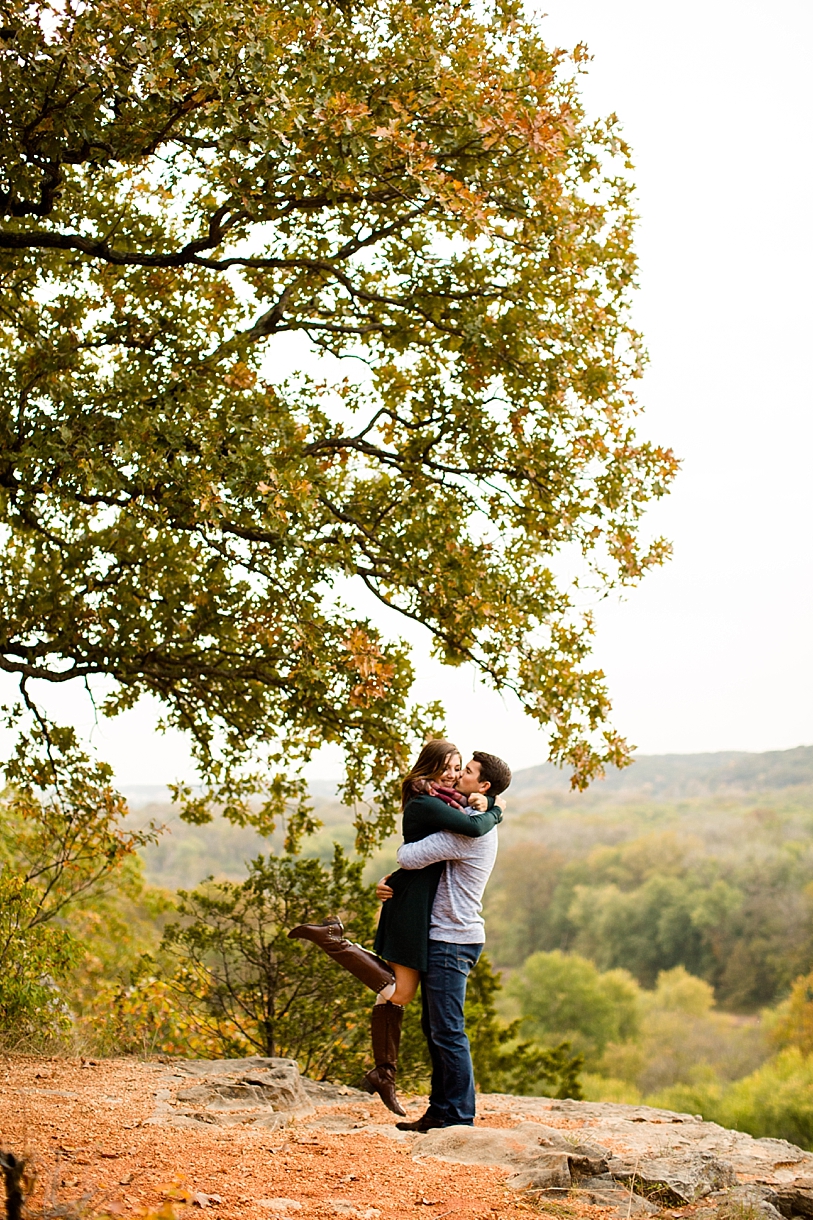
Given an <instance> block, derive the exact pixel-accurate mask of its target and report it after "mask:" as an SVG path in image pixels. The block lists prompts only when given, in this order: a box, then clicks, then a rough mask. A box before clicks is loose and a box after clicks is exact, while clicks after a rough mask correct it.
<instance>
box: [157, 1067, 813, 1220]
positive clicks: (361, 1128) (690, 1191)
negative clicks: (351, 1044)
mask: <svg viewBox="0 0 813 1220" xmlns="http://www.w3.org/2000/svg"><path fill="white" fill-rule="evenodd" d="M162 1084H164V1085H165V1086H166V1087H164V1088H162V1089H159V1090H158V1092H157V1093H156V1095H155V1097H156V1111H155V1114H154V1116H153V1118H152V1119H151V1120H150V1121H151V1122H153V1123H164V1124H167V1125H171V1126H176V1127H177V1126H180V1127H190V1126H195V1127H199V1126H200V1124H207V1125H208V1126H209V1127H210V1128H217V1127H234V1126H235V1125H239V1126H241V1127H248V1128H260V1129H262V1128H265V1129H268V1128H271V1129H274V1128H277V1127H281V1126H286V1125H288V1124H290V1123H293V1122H299V1123H301V1124H302V1125H303V1126H305V1127H307V1128H309V1129H314V1128H315V1129H321V1130H322V1131H323V1132H324V1133H325V1134H331V1135H334V1136H338V1137H344V1136H347V1137H352V1135H353V1134H355V1133H361V1132H374V1133H376V1134H381V1135H386V1136H388V1137H391V1138H393V1139H397V1140H399V1141H401V1142H403V1143H406V1144H407V1145H408V1146H410V1151H411V1154H412V1156H413V1158H414V1159H415V1160H417V1161H420V1160H422V1159H425V1158H433V1159H436V1160H440V1161H449V1162H456V1163H458V1164H464V1165H485V1166H488V1165H491V1166H497V1167H499V1168H502V1169H504V1170H506V1173H507V1184H508V1186H510V1187H512V1188H513V1189H515V1190H517V1191H526V1192H530V1193H531V1194H532V1195H534V1196H536V1197H537V1198H541V1199H550V1200H556V1199H558V1200H560V1201H564V1200H566V1199H574V1198H575V1199H576V1200H579V1201H581V1202H582V1203H586V1204H593V1205H595V1206H599V1207H601V1208H602V1209H604V1210H605V1211H608V1212H610V1213H615V1214H616V1215H617V1216H618V1217H619V1218H626V1217H629V1216H631V1215H637V1216H639V1218H641V1220H642V1218H643V1217H645V1216H646V1215H648V1214H654V1213H657V1212H663V1211H664V1210H667V1211H668V1212H669V1213H670V1214H672V1215H676V1214H680V1211H679V1209H682V1208H688V1209H690V1213H691V1214H692V1216H693V1220H797V1218H798V1220H813V1153H810V1152H805V1151H804V1150H803V1149H801V1148H797V1147H796V1146H795V1145H793V1144H789V1143H787V1142H786V1141H785V1140H777V1139H753V1138H752V1137H751V1136H750V1135H746V1134H744V1133H743V1132H741V1131H729V1130H727V1129H726V1128H724V1127H719V1126H717V1124H716V1123H706V1122H703V1120H702V1119H701V1118H700V1117H699V1116H698V1115H692V1114H677V1113H673V1112H672V1111H670V1110H658V1109H654V1108H651V1107H648V1106H624V1105H615V1104H611V1103H601V1104H600V1103H593V1102H576V1101H556V1100H553V1099H550V1098H544V1097H511V1096H507V1095H498V1094H489V1095H485V1096H483V1097H481V1098H480V1099H479V1102H478V1122H477V1125H476V1126H475V1127H446V1128H442V1129H439V1130H433V1131H430V1132H428V1133H426V1134H425V1135H418V1136H416V1135H414V1134H411V1133H404V1132H401V1131H398V1130H397V1128H396V1127H395V1126H394V1122H393V1119H392V1116H391V1115H389V1114H387V1113H386V1111H384V1109H383V1107H381V1106H380V1105H379V1104H378V1103H377V1102H375V1101H372V1100H371V1099H370V1097H369V1096H368V1095H367V1094H366V1093H361V1092H359V1091H358V1090H357V1089H352V1088H347V1087H346V1086H343V1085H332V1084H322V1083H317V1082H316V1081H310V1080H303V1079H302V1078H301V1077H300V1075H299V1071H298V1068H297V1065H296V1063H295V1062H294V1061H293V1060H291V1059H266V1058H262V1057H260V1056H255V1057H252V1058H249V1059H223V1060H190V1061H185V1062H174V1063H172V1064H171V1065H170V1066H169V1067H168V1072H167V1075H166V1076H165V1078H164V1081H162ZM418 1112H419V1111H418ZM271 1202H272V1203H274V1204H275V1205H276V1203H278V1202H279V1201H278V1200H272V1201H271ZM263 1205H265V1204H263ZM675 1209H678V1211H677V1212H676V1211H675ZM687 1214H688V1213H687Z"/></svg>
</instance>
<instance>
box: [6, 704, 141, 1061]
mask: <svg viewBox="0 0 813 1220" xmlns="http://www.w3.org/2000/svg"><path fill="white" fill-rule="evenodd" d="M4 770H5V775H6V779H7V781H8V788H7V789H6V791H5V793H4V794H3V796H2V800H0V1038H4V1039H6V1040H7V1039H8V1037H9V1036H11V1037H13V1039H14V1040H15V1042H19V1040H20V1039H25V1038H28V1037H29V1036H34V1035H39V1034H44V1033H49V1032H56V1031H57V1030H59V1029H60V1028H64V1027H66V1026H67V1025H68V1024H69V1014H68V1011H67V1008H66V1007H65V1004H64V1002H63V1000H62V999H61V997H60V993H59V988H58V983H59V982H60V980H61V979H62V978H63V977H64V976H65V974H66V973H67V971H68V969H69V968H70V967H71V966H72V965H73V964H74V963H75V961H76V960H77V955H78V945H77V942H76V940H75V938H74V937H73V936H72V935H71V933H70V931H69V930H68V928H67V927H66V926H65V919H66V916H68V915H69V914H70V912H71V910H72V909H73V908H75V907H76V905H77V904H78V903H79V902H84V901H87V900H89V899H93V898H94V897H98V895H99V894H101V893H103V892H104V890H105V888H106V887H108V886H110V885H111V883H113V882H114V881H115V880H116V879H117V878H118V877H119V875H120V873H121V870H122V868H123V867H124V865H125V863H126V862H127V861H131V860H132V858H133V856H134V853H135V852H136V851H137V849H138V848H139V847H142V846H143V845H144V844H145V843H148V842H153V841H154V840H155V838H156V837H157V833H158V832H157V829H156V827H155V826H154V825H153V824H152V823H151V824H150V826H149V827H148V828H147V829H146V830H143V831H139V830H127V829H125V828H124V825H123V819H124V817H125V815H126V812H127V806H126V803H125V801H124V798H123V797H122V796H120V794H119V793H118V792H116V790H115V788H114V787H113V786H112V783H111V779H112V771H111V769H110V767H109V766H107V764H105V763H96V762H94V761H93V760H92V759H90V758H89V757H88V755H87V754H85V753H84V751H82V750H81V749H80V748H79V746H78V745H77V742H76V738H75V736H74V734H73V731H72V730H71V729H60V728H56V727H55V726H53V725H49V724H48V723H47V722H46V721H45V720H43V719H39V721H38V722H37V724H36V726H35V728H34V730H33V732H32V733H31V734H30V735H29V736H22V737H20V738H19V740H18V742H17V748H16V751H15V753H14V756H13V757H12V758H11V760H10V761H9V762H8V763H7V764H6V766H5V768H4Z"/></svg>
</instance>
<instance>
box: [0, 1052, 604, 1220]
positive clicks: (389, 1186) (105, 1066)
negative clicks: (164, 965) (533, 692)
mask: <svg viewBox="0 0 813 1220" xmlns="http://www.w3.org/2000/svg"><path fill="white" fill-rule="evenodd" d="M166 1070H167V1069H166V1067H164V1066H163V1065H162V1064H159V1063H145V1062H141V1061H138V1060H103V1061H98V1062H96V1061H91V1062H87V1063H84V1062H81V1061H79V1060H71V1059H34V1058H28V1057H13V1058H9V1059H5V1060H3V1061H0V1082H1V1083H0V1144H2V1147H3V1148H5V1149H7V1150H10V1151H12V1152H15V1153H17V1154H18V1155H24V1156H26V1157H27V1158H28V1159H29V1162H30V1164H31V1166H32V1168H33V1170H34V1172H35V1173H36V1179H37V1183H36V1187H35V1191H34V1194H33V1196H32V1198H31V1200H30V1205H31V1208H32V1210H39V1209H40V1208H41V1207H42V1206H43V1205H44V1206H45V1207H46V1208H48V1209H50V1208H53V1207H60V1206H61V1207H65V1206H66V1205H71V1204H80V1207H81V1209H83V1210H84V1209H86V1210H87V1212H88V1213H89V1214H98V1213H107V1214H112V1215H121V1216H138V1215H140V1214H144V1213H150V1212H155V1211H158V1210H160V1209H161V1208H162V1207H164V1208H166V1205H167V1202H168V1200H174V1204H173V1209H174V1214H175V1215H177V1216H178V1217H179V1218H181V1220H183V1218H184V1217H187V1218H188V1220H193V1217H194V1215H195V1214H196V1213H197V1214H199V1207H200V1205H201V1204H203V1207H204V1208H205V1210H207V1211H209V1212H210V1214H211V1216H212V1220H231V1218H232V1217H235V1218H236V1217H241V1218H242V1217H246V1218H248V1220H255V1218H256V1220H278V1218H279V1220H312V1218H315V1217H320V1218H321V1217H335V1216H339V1217H341V1216H344V1217H346V1218H347V1220H379V1218H380V1220H395V1218H396V1217H399V1218H400V1217H407V1216H408V1217H412V1218H413V1220H418V1218H419V1220H430V1217H432V1218H434V1220H439V1217H441V1216H459V1217H460V1220H493V1218H494V1217H495V1216H500V1217H505V1218H506V1220H510V1218H512V1217H517V1218H519V1217H520V1216H522V1217H523V1218H524V1220H528V1215H529V1212H530V1213H537V1214H538V1213H539V1212H540V1211H541V1210H543V1208H542V1207H540V1205H539V1204H538V1203H536V1202H535V1201H534V1200H533V1199H532V1198H531V1197H528V1196H526V1197H523V1196H522V1195H518V1194H517V1193H515V1192H514V1191H511V1190H509V1189H507V1187H506V1186H505V1180H506V1178H507V1177H508V1172H507V1171H506V1170H503V1169H496V1168H486V1167H479V1166H470V1165H453V1164H444V1163H440V1162H436V1161H430V1160H425V1161H420V1162H416V1161H414V1160H413V1159H412V1155H411V1143H412V1141H411V1140H409V1141H403V1142H396V1141H395V1140H393V1139H391V1138H390V1137H389V1136H388V1135H386V1134H382V1133H381V1132H374V1131H365V1130H364V1129H363V1126H364V1123H365V1121H366V1122H368V1123H369V1122H373V1123H375V1124H386V1125H389V1124H390V1123H394V1122H395V1121H396V1119H395V1116H394V1115H391V1114H390V1113H389V1112H388V1111H387V1110H385V1109H384V1107H383V1106H382V1105H380V1103H379V1102H378V1101H377V1099H375V1098H370V1099H365V1100H364V1104H363V1105H359V1104H358V1103H349V1104H348V1106H346V1107H345V1106H341V1107H336V1108H334V1110H333V1112H334V1113H336V1112H337V1110H341V1111H344V1112H345V1113H355V1111H356V1110H357V1111H358V1115H357V1117H358V1120H359V1128H360V1129H359V1130H358V1131H351V1132H343V1133H341V1134H334V1133H328V1132H327V1131H324V1130H320V1129H318V1127H314V1126H313V1125H312V1123H311V1125H310V1126H309V1125H307V1123H308V1120H304V1121H302V1122H297V1123H294V1124H293V1125H291V1126H289V1127H285V1128H283V1129H282V1130H279V1131H267V1130H266V1131H251V1130H246V1129H244V1128H240V1129H236V1128H229V1129H223V1128H217V1127H212V1128H207V1127H201V1129H200V1130H196V1129H195V1130H190V1129H189V1128H181V1129H178V1128H173V1127H169V1126H158V1125H153V1124H150V1123H149V1122H148V1120H149V1119H150V1117H151V1116H152V1115H153V1113H154V1111H155V1098H154V1094H155V1091H156V1089H157V1088H158V1087H160V1082H159V1076H160V1075H161V1074H162V1073H166ZM409 1109H410V1117H411V1118H416V1117H418V1116H419V1115H420V1114H421V1113H422V1112H423V1099H412V1103H411V1104H410V1106H409ZM517 1121H519V1119H518V1120H517ZM478 1124H480V1125H485V1126H495V1127H496V1126H499V1127H505V1126H513V1125H516V1124H515V1122H512V1121H510V1120H509V1119H507V1118H506V1117H505V1116H503V1115H496V1114H495V1115H493V1116H489V1115H488V1114H486V1115H484V1116H483V1117H482V1118H479V1119H478ZM195 1195H198V1196H199V1197H198V1199H197V1200H195ZM213 1195H215V1196H219V1199H220V1202H216V1201H207V1199H206V1198H205V1197H206V1196H213ZM297 1204H299V1205H300V1206H299V1207H297V1206H296V1205H297ZM544 1210H547V1211H552V1212H555V1213H558V1214H559V1215H561V1214H562V1213H563V1212H564V1211H565V1210H567V1213H568V1215H571V1216H579V1215H584V1216H585V1217H587V1216H594V1217H596V1220H599V1217H601V1216H602V1214H603V1213H602V1210H601V1209H600V1208H596V1207H590V1206H584V1205H580V1204H570V1205H569V1206H567V1205H565V1206H564V1207H563V1206H557V1205H551V1204H545V1205H544ZM163 1214H164V1215H165V1216H167V1218H169V1216H170V1215H171V1214H172V1212H171V1211H170V1210H169V1209H166V1210H165V1211H164V1213H163Z"/></svg>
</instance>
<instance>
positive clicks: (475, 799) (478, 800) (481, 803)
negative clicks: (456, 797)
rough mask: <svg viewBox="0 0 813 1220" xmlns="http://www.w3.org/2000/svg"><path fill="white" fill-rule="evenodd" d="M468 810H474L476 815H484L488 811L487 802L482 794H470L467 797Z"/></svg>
mask: <svg viewBox="0 0 813 1220" xmlns="http://www.w3.org/2000/svg"><path fill="white" fill-rule="evenodd" d="M469 809H476V810H477V812H478V813H485V811H486V810H487V809H488V801H487V799H486V797H485V795H484V794H483V793H482V792H472V794H471V796H470V797H469Z"/></svg>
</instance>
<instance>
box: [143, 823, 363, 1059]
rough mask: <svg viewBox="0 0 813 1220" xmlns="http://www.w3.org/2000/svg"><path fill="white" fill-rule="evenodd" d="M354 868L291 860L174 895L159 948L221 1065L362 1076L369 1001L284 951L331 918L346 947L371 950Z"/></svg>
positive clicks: (296, 952) (338, 853)
mask: <svg viewBox="0 0 813 1220" xmlns="http://www.w3.org/2000/svg"><path fill="white" fill-rule="evenodd" d="M361 869H362V866H361V864H360V863H351V862H350V861H348V859H347V858H346V856H345V855H344V853H343V851H342V849H341V848H340V847H338V846H336V848H335V852H334V857H333V864H332V867H330V868H327V867H325V866H324V865H322V864H321V863H320V861H319V860H313V859H301V858H296V857H294V856H292V855H284V856H265V857H263V856H258V857H257V859H256V860H253V861H252V862H251V863H250V865H249V875H248V877H247V878H246V880H245V881H243V882H231V881H221V882H215V881H213V880H212V879H211V878H210V879H209V880H208V882H206V883H204V884H203V885H200V886H198V888H197V889H195V890H193V891H191V892H187V891H184V890H181V891H180V894H179V908H178V909H179V913H180V916H181V919H180V920H179V921H176V922H174V923H171V924H169V925H168V927H167V928H166V930H165V933H164V941H163V945H164V948H165V949H167V950H168V951H169V953H171V954H172V955H173V956H174V957H175V959H176V960H177V963H178V969H177V972H176V974H175V977H174V986H175V990H176V993H177V996H178V1001H179V1004H180V1005H181V1006H182V1008H183V1009H184V1011H185V1013H186V1014H187V1016H188V1018H189V1020H190V1024H191V1026H192V1027H193V1028H195V1029H196V1030H197V1031H198V1033H199V1035H201V1036H203V1037H205V1038H206V1039H207V1040H208V1041H210V1042H212V1043H214V1044H215V1045H217V1046H219V1048H220V1050H221V1052H222V1054H224V1055H231V1054H239V1055H244V1054H252V1053H254V1054H256V1053H257V1052H259V1053H260V1054H262V1055H269V1056H274V1055H280V1056H283V1057H287V1058H291V1059H296V1060H297V1061H298V1062H299V1066H300V1069H301V1070H302V1071H303V1072H305V1073H307V1074H309V1075H312V1076H316V1077H319V1078H322V1079H324V1078H325V1077H327V1076H334V1075H336V1074H340V1075H342V1076H343V1077H350V1076H353V1075H355V1074H358V1073H359V1072H361V1070H362V1068H363V1065H364V1056H365V1052H366V1050H367V1047H368V1045H369V1010H370V1006H371V1004H372V995H371V993H370V992H369V991H368V990H367V989H366V988H364V987H363V986H362V984H361V983H359V982H357V980H355V979H354V978H353V977H352V976H351V975H349V974H347V973H345V971H343V970H340V969H339V968H338V967H337V966H336V965H335V963H334V962H332V961H331V960H330V959H329V958H328V957H326V956H325V955H324V954H323V953H321V952H319V951H318V950H317V949H315V948H314V947H313V946H311V945H308V944H306V943H303V942H302V941H299V940H289V939H288V930H289V929H290V928H292V927H294V926H295V925H296V924H299V923H305V922H311V923H312V922H315V921H318V920H321V919H324V918H325V917H326V916H327V915H328V914H330V913H333V912H339V913H340V914H341V918H342V920H343V921H344V924H345V928H346V931H347V935H348V937H349V938H351V939H357V940H361V941H367V942H368V943H369V942H370V941H371V939H372V935H373V930H374V926H375V921H374V915H375V910H376V907H377V904H376V900H375V895H374V893H373V891H372V890H371V889H369V888H368V887H366V886H364V885H363V884H362V880H361Z"/></svg>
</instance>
